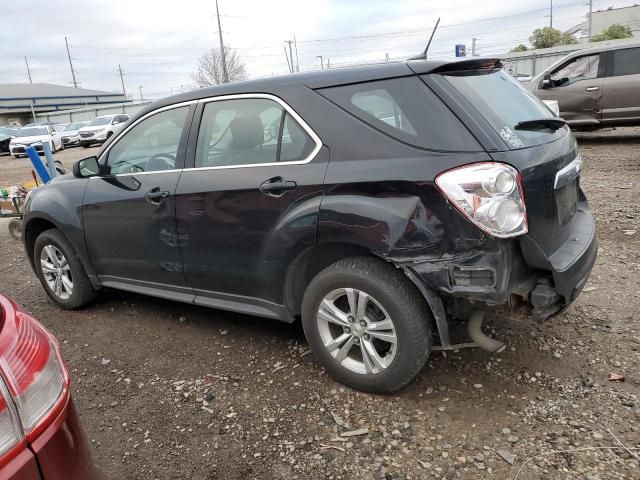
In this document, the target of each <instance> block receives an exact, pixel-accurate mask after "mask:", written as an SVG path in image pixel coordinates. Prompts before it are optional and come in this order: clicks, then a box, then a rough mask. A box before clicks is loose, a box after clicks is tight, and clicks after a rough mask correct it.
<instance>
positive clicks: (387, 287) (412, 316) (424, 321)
mask: <svg viewBox="0 0 640 480" xmlns="http://www.w3.org/2000/svg"><path fill="white" fill-rule="evenodd" d="M341 288H354V289H358V290H360V291H362V292H365V293H367V294H368V295H369V296H371V297H373V298H374V299H375V301H376V302H378V303H379V304H380V305H381V306H382V307H383V308H384V310H386V312H387V313H388V315H389V317H390V318H391V319H392V321H393V325H394V327H395V333H396V337H397V344H396V353H395V357H394V358H393V360H392V361H391V363H390V364H389V365H388V366H387V367H386V368H385V369H384V370H382V371H380V372H378V373H367V374H364V373H357V372H354V371H352V370H349V369H348V368H346V367H345V366H343V365H342V364H341V363H339V362H338V361H337V360H336V359H334V357H333V356H332V355H331V354H330V353H329V351H328V350H327V348H325V346H324V343H323V340H322V338H321V335H320V332H319V327H318V321H317V316H318V308H319V306H320V303H321V302H322V300H323V299H324V298H325V296H326V295H328V294H329V293H330V292H333V291H335V290H336V289H341ZM432 324H433V316H432V314H431V310H430V309H429V307H428V305H427V304H426V302H425V300H424V298H423V297H422V295H421V294H420V292H419V291H418V290H417V289H416V287H415V286H414V285H413V284H412V283H411V281H410V280H409V279H408V278H407V277H406V276H405V275H403V274H402V272H400V271H399V270H398V269H397V268H395V267H394V266H393V265H391V264H388V263H386V262H384V261H382V260H378V259H373V258H368V257H354V258H348V259H344V260H340V261H338V262H336V263H334V264H333V265H330V266H329V267H327V268H325V269H324V270H322V271H321V272H320V273H318V275H316V277H315V278H314V279H313V280H312V281H311V283H310V284H309V286H308V287H307V290H306V291H305V294H304V298H303V301H302V325H303V328H304V332H305V336H306V338H307V342H308V343H309V345H310V346H311V349H312V351H313V353H314V355H315V356H316V358H317V359H318V360H319V361H320V363H321V364H322V365H323V366H324V367H325V369H326V370H327V372H328V373H329V374H330V375H331V376H333V377H334V378H335V379H336V380H337V381H339V382H341V383H343V384H345V385H347V386H349V387H353V388H356V389H358V390H363V391H365V392H371V393H390V392H394V391H397V390H399V389H401V388H403V387H404V386H406V385H407V384H408V383H409V382H411V381H412V380H413V379H414V378H415V376H416V375H417V374H418V372H420V370H421V369H422V367H423V366H424V364H425V362H426V360H427V358H428V356H429V354H430V353H431V343H432V337H431V330H432ZM338 328H340V327H338ZM356 355H357V353H356Z"/></svg>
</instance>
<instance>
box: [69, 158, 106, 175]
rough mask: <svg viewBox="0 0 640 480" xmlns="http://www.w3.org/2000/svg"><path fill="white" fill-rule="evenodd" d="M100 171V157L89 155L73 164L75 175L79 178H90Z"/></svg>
mask: <svg viewBox="0 0 640 480" xmlns="http://www.w3.org/2000/svg"><path fill="white" fill-rule="evenodd" d="M99 173H100V164H99V163H98V157H87V158H83V159H82V160H78V161H77V162H76V163H74V164H73V176H74V177H77V178H88V177H93V176H95V175H98V174H99Z"/></svg>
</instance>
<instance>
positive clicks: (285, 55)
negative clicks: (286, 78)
mask: <svg viewBox="0 0 640 480" xmlns="http://www.w3.org/2000/svg"><path fill="white" fill-rule="evenodd" d="M282 48H283V50H284V58H286V59H287V67H289V73H293V70H291V62H289V54H288V53H287V47H285V46H284V45H283V46H282Z"/></svg>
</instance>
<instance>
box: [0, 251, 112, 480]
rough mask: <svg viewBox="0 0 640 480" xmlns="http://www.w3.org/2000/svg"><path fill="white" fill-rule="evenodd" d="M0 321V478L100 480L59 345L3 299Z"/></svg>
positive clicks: (13, 479)
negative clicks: (73, 398)
mask: <svg viewBox="0 0 640 480" xmlns="http://www.w3.org/2000/svg"><path fill="white" fill-rule="evenodd" d="M52 255H55V253H52ZM0 320H1V323H0V325H1V327H0V328H1V329H0V358H1V359H2V361H1V362H0V370H1V373H2V374H1V375H0V478H2V479H3V480H49V479H56V480H60V479H65V480H89V479H92V480H93V479H101V478H104V477H103V476H102V474H101V472H100V471H99V470H98V468H97V467H96V466H95V464H94V463H93V461H92V459H91V454H90V450H89V446H88V442H87V438H86V436H85V433H84V430H83V428H82V425H81V424H80V420H79V418H78V414H77V412H76V409H75V406H74V404H73V400H72V398H71V393H70V390H69V383H70V382H69V372H68V371H67V367H66V365H65V363H64V360H63V359H62V356H61V354H60V347H59V346H58V342H57V341H56V340H55V338H54V337H53V336H52V335H51V334H50V333H49V332H48V331H47V330H46V329H45V328H44V327H43V326H42V325H41V324H40V323H39V322H38V321H37V320H35V319H34V318H32V317H31V316H30V315H29V314H28V313H27V312H25V311H24V310H22V309H21V308H20V307H19V306H18V305H17V304H15V303H14V302H12V301H11V300H9V299H8V298H6V297H4V296H2V295H0Z"/></svg>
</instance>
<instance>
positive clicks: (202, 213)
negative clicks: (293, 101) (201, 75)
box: [176, 94, 328, 316]
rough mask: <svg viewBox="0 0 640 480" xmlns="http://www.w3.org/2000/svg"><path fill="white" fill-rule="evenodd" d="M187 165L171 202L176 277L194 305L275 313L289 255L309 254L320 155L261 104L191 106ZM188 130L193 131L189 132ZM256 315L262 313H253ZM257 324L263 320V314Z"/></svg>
mask: <svg viewBox="0 0 640 480" xmlns="http://www.w3.org/2000/svg"><path fill="white" fill-rule="evenodd" d="M198 117H201V120H200V123H199V129H198V130H197V135H196V129H195V125H194V127H193V129H192V131H193V134H192V136H191V138H190V140H189V152H190V156H191V154H192V150H193V158H192V159H191V162H192V163H191V165H190V166H192V167H193V168H186V169H185V171H184V173H183V175H182V177H181V178H180V182H179V184H178V189H177V192H176V201H177V221H178V231H179V234H180V236H181V238H183V239H184V241H183V247H182V252H183V258H184V262H185V272H186V276H187V278H188V280H189V283H190V285H191V286H192V287H193V288H194V293H195V294H196V295H197V298H196V303H202V304H208V305H212V306H219V305H220V304H221V302H225V308H231V309H233V303H234V302H237V301H239V300H238V298H241V297H244V299H243V300H240V303H243V304H247V303H251V301H249V300H247V298H248V297H254V298H261V299H266V300H269V301H270V302H274V303H280V302H281V300H282V299H281V297H282V291H283V283H282V282H283V279H281V278H279V277H278V275H280V274H282V273H283V272H285V271H286V268H287V266H288V265H289V263H288V262H290V261H291V260H292V259H289V258H287V255H290V254H291V252H293V251H295V250H296V249H297V250H298V251H299V252H301V251H302V250H303V249H305V248H308V247H310V246H312V245H313V244H314V241H315V232H316V224H317V214H318V210H319V205H320V199H321V196H322V192H323V179H324V175H325V172H326V168H327V160H328V153H327V151H326V149H322V145H321V143H320V139H319V138H318V137H317V136H316V135H315V133H313V131H312V130H311V129H310V127H308V126H307V125H306V123H305V122H304V120H302V119H301V118H300V117H299V116H298V115H297V114H296V113H295V112H294V111H293V110H292V109H291V108H290V107H289V106H287V105H285V104H284V103H283V102H282V101H281V100H280V99H278V98H276V97H274V96H271V95H260V94H248V95H234V96H230V97H229V96H228V97H218V98H213V99H208V100H205V101H201V105H199V111H198V112H197V113H196V118H198ZM194 123H195V122H194ZM262 314H263V315H264V314H265V313H264V312H262ZM267 316H269V315H268V314H267Z"/></svg>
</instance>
